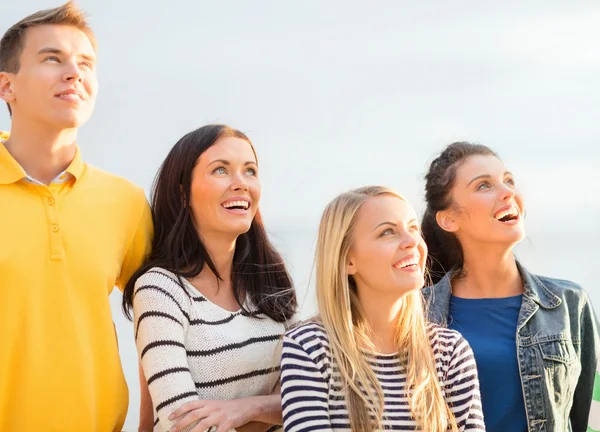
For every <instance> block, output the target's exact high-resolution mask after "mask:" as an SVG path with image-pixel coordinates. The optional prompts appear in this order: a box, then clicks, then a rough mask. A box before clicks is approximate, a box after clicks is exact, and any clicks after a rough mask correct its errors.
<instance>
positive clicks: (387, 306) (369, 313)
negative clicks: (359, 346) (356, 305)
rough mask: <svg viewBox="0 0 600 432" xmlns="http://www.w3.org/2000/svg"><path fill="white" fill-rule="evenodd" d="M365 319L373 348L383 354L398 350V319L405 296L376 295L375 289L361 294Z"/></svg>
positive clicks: (360, 300)
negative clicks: (366, 293)
mask: <svg viewBox="0 0 600 432" xmlns="http://www.w3.org/2000/svg"><path fill="white" fill-rule="evenodd" d="M358 291H359V302H360V305H361V309H362V313H363V315H364V319H365V320H366V322H367V324H368V328H369V335H370V339H371V342H372V343H373V349H374V350H375V351H376V352H378V353H382V354H391V353H396V352H398V347H397V346H396V324H395V323H396V321H397V319H398V313H399V311H400V309H401V307H402V300H403V298H402V297H400V298H398V297H397V296H389V295H374V294H375V293H374V292H373V291H371V292H369V293H368V295H363V296H361V295H360V292H361V290H360V289H359V290H358Z"/></svg>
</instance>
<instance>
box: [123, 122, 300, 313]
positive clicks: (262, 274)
mask: <svg viewBox="0 0 600 432" xmlns="http://www.w3.org/2000/svg"><path fill="white" fill-rule="evenodd" d="M224 137H235V138H239V139H242V140H244V141H246V142H247V143H248V144H249V145H250V147H251V148H252V151H253V152H254V146H252V143H251V142H250V139H249V138H248V137H247V136H246V135H245V134H244V133H242V132H240V131H239V130H237V129H233V128H231V127H229V126H227V125H222V124H213V125H207V126H203V127H201V128H199V129H196V130H194V131H192V132H190V133H188V134H186V135H185V136H184V137H183V138H181V139H180V140H179V141H178V142H177V143H176V144H175V146H173V148H172V149H171V151H170V152H169V154H168V155H167V157H166V159H165V160H164V162H163V163H162V166H161V167H160V169H159V171H158V174H157V176H156V179H155V181H154V186H153V190H152V200H151V201H152V205H151V207H152V220H153V222H154V239H153V241H152V251H151V253H150V256H149V257H148V259H147V261H146V262H145V263H144V265H143V266H142V267H141V268H140V269H139V270H137V271H136V272H135V273H134V274H133V276H132V277H131V279H130V280H129V282H128V283H127V285H126V286H125V289H124V291H123V304H122V307H123V311H124V313H125V315H126V316H127V317H128V318H131V308H132V306H133V297H134V295H135V292H134V291H135V282H136V281H137V279H138V278H139V277H140V276H142V275H143V274H144V273H146V272H147V271H148V270H150V269H151V268H152V267H161V268H164V269H166V270H169V271H171V272H173V273H174V274H175V275H176V276H177V279H178V280H179V284H180V285H181V286H182V287H183V281H182V279H181V278H184V277H185V278H192V277H194V276H196V275H198V274H199V273H200V272H201V271H202V269H203V268H204V266H207V267H208V268H210V269H211V271H212V272H213V273H214V274H215V275H216V277H217V279H218V280H223V276H224V275H220V274H219V272H218V271H217V269H216V267H215V264H214V263H213V260H212V258H211V256H210V252H209V251H208V250H207V249H206V246H205V245H204V244H203V243H202V240H201V239H200V237H199V235H198V232H197V231H196V227H195V226H194V222H193V219H192V211H191V208H190V207H189V206H188V205H186V204H185V203H189V202H190V196H191V184H192V171H193V170H194V167H195V166H196V161H197V160H198V158H199V157H200V155H201V154H202V153H204V152H205V151H206V150H207V149H209V148H210V147H212V146H213V145H214V144H215V143H216V142H217V141H218V140H219V139H221V138H224ZM255 155H256V153H255ZM196 222H197V224H198V225H202V221H196ZM228 276H229V275H228ZM231 286H232V288H233V294H234V296H235V299H236V300H237V302H238V304H239V305H240V307H242V309H243V310H244V312H245V313H250V311H246V310H245V309H244V306H243V301H242V299H243V298H244V295H247V296H248V297H249V298H250V300H251V302H252V304H253V305H254V306H255V307H256V309H257V312H258V313H259V314H261V315H266V316H268V317H269V318H271V319H273V320H275V321H277V322H284V321H286V320H289V319H290V318H292V316H293V315H294V313H295V311H296V305H297V301H296V292H295V290H294V289H293V287H292V279H291V277H290V275H289V274H288V271H287V269H286V267H285V264H284V262H283V259H282V258H281V256H280V255H279V253H278V252H277V250H276V249H275V247H274V246H273V245H272V244H271V242H270V241H269V238H268V236H267V233H266V231H265V227H264V226H263V221H262V217H261V214H260V210H257V211H256V215H255V216H254V219H253V220H252V224H251V225H250V229H249V230H248V232H246V233H243V234H241V235H240V236H239V237H238V238H237V241H236V243H235V251H234V255H233V267H232V270H231ZM182 289H183V288H182Z"/></svg>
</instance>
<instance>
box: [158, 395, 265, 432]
mask: <svg viewBox="0 0 600 432" xmlns="http://www.w3.org/2000/svg"><path fill="white" fill-rule="evenodd" d="M254 409H255V404H254V403H253V402H252V400H251V398H244V399H234V400H199V401H193V402H188V403H186V404H184V405H182V406H181V407H179V408H178V409H176V410H175V411H173V413H172V414H171V415H170V416H169V420H175V419H177V418H179V417H180V418H179V419H178V421H177V423H175V425H174V426H173V427H172V428H171V430H170V432H176V431H181V430H183V429H185V428H186V427H187V426H189V425H191V424H192V423H194V422H195V421H198V420H200V421H199V422H198V424H197V425H196V426H195V427H194V428H193V429H192V430H191V431H190V432H205V431H206V430H208V429H210V428H211V426H216V429H215V428H213V429H212V430H211V432H228V431H229V430H231V429H235V428H236V427H240V426H242V425H245V424H246V423H248V422H249V421H250V420H251V418H252V415H253V411H254Z"/></svg>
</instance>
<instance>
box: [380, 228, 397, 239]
mask: <svg viewBox="0 0 600 432" xmlns="http://www.w3.org/2000/svg"><path fill="white" fill-rule="evenodd" d="M393 234H394V229H393V228H387V229H385V230H383V231H382V232H381V234H379V237H387V236H390V235H393Z"/></svg>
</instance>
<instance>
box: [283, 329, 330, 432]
mask: <svg viewBox="0 0 600 432" xmlns="http://www.w3.org/2000/svg"><path fill="white" fill-rule="evenodd" d="M324 355H325V350H324V348H323V346H322V342H321V340H320V339H318V338H317V337H315V334H314V331H313V330H311V328H310V326H309V327H305V326H301V327H298V328H296V329H294V330H292V331H290V332H288V333H286V335H285V336H284V338H283V348H282V352H281V403H282V411H283V428H284V430H285V431H286V432H310V431H332V427H331V423H330V420H329V410H328V394H329V384H328V379H327V378H326V371H325V370H324V367H323V363H322V361H319V359H321V360H322V359H323V357H324Z"/></svg>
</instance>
